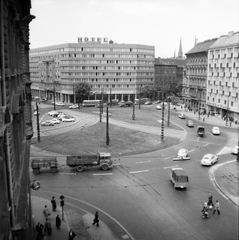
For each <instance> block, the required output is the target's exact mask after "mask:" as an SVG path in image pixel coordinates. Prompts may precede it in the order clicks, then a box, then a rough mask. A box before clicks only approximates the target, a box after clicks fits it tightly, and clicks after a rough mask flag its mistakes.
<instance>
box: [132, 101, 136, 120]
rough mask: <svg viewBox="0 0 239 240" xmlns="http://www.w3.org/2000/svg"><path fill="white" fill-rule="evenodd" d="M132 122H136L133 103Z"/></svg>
mask: <svg viewBox="0 0 239 240" xmlns="http://www.w3.org/2000/svg"><path fill="white" fill-rule="evenodd" d="M132 120H135V104H134V102H133V114H132Z"/></svg>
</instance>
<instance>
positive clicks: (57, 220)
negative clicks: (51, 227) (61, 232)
mask: <svg viewBox="0 0 239 240" xmlns="http://www.w3.org/2000/svg"><path fill="white" fill-rule="evenodd" d="M56 228H57V229H60V228H61V219H60V217H59V215H57V216H56Z"/></svg>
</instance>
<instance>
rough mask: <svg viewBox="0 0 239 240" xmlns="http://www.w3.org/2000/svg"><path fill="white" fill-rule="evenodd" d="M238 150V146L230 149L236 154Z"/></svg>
mask: <svg viewBox="0 0 239 240" xmlns="http://www.w3.org/2000/svg"><path fill="white" fill-rule="evenodd" d="M238 150H239V147H238V146H236V147H235V148H233V149H232V150H231V153H232V154H235V155H237V154H238Z"/></svg>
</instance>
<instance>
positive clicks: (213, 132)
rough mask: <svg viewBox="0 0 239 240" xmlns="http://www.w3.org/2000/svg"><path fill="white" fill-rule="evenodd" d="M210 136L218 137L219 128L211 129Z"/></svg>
mask: <svg viewBox="0 0 239 240" xmlns="http://www.w3.org/2000/svg"><path fill="white" fill-rule="evenodd" d="M212 134H213V135H220V129H219V127H213V128H212Z"/></svg>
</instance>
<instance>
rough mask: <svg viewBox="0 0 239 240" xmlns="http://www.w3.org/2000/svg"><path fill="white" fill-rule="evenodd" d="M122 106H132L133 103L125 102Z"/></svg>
mask: <svg viewBox="0 0 239 240" xmlns="http://www.w3.org/2000/svg"><path fill="white" fill-rule="evenodd" d="M124 104H125V106H128V107H131V106H133V102H132V101H127V102H125V103H124Z"/></svg>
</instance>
